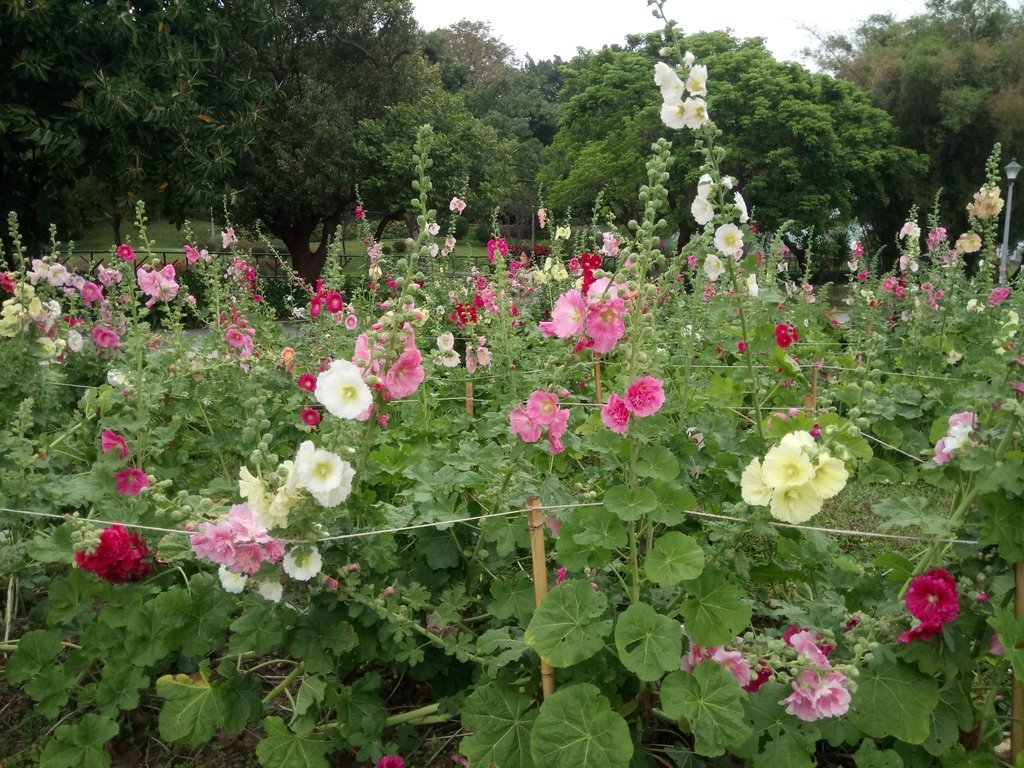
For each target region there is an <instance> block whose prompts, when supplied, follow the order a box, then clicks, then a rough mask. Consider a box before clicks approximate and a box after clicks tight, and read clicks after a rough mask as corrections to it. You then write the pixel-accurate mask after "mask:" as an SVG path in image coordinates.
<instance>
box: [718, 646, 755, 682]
mask: <svg viewBox="0 0 1024 768" xmlns="http://www.w3.org/2000/svg"><path fill="white" fill-rule="evenodd" d="M711 660H712V661H713V662H715V663H716V664H717V665H718V666H720V667H722V668H723V669H725V670H726V671H727V672H729V674H731V675H732V676H733V677H735V678H736V682H738V683H739V684H740V686H744V685H747V684H748V683H749V682H750V662H749V661H747V660H746V659H744V658H743V654H742V653H740V652H739V651H727V650H725V649H724V648H719V649H717V650H716V651H715V652H714V653H713V654H712V656H711Z"/></svg>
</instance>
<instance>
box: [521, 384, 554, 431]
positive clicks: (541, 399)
mask: <svg viewBox="0 0 1024 768" xmlns="http://www.w3.org/2000/svg"><path fill="white" fill-rule="evenodd" d="M557 411H558V395H556V394H555V393H554V392H544V391H541V390H534V391H533V392H532V393H531V394H530V397H529V399H527V401H526V415H527V416H528V417H529V419H530V421H532V422H533V423H534V424H539V425H541V426H547V425H548V424H550V423H551V422H552V421H553V420H554V417H555V413H556V412H557Z"/></svg>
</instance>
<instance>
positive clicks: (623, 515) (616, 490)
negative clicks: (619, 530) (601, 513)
mask: <svg viewBox="0 0 1024 768" xmlns="http://www.w3.org/2000/svg"><path fill="white" fill-rule="evenodd" d="M604 506H605V508H606V509H608V510H609V511H610V512H611V513H612V514H614V515H615V516H616V517H618V518H619V520H626V521H630V520H639V519H640V518H641V517H643V516H644V515H647V514H650V513H651V512H653V511H654V510H655V509H657V508H658V497H657V496H655V495H654V491H652V490H651V489H650V488H630V487H629V486H628V485H616V486H613V487H611V488H609V489H608V490H607V491H605V494H604Z"/></svg>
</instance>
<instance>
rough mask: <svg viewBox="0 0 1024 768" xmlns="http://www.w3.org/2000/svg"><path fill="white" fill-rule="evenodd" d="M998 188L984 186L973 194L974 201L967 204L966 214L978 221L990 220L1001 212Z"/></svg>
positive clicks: (1001, 202) (1001, 205)
mask: <svg viewBox="0 0 1024 768" xmlns="http://www.w3.org/2000/svg"><path fill="white" fill-rule="evenodd" d="M999 194H1000V193H999V187H993V186H989V185H985V186H984V187H982V188H981V190H979V191H978V192H975V193H974V200H973V201H972V202H970V203H968V204H967V213H968V215H970V216H974V217H975V218H978V219H982V220H984V219H991V218H992V217H993V216H998V215H999V212H1000V211H1002V210H1003V199H1002V198H1001V197H1000V196H999Z"/></svg>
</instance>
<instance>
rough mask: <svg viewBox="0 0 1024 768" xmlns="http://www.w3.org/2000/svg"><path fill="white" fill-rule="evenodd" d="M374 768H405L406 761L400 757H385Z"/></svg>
mask: <svg viewBox="0 0 1024 768" xmlns="http://www.w3.org/2000/svg"><path fill="white" fill-rule="evenodd" d="M374 768H405V760H404V759H403V758H402V757H401V756H400V755H385V756H384V757H382V758H381V759H380V760H378V761H377V765H375V766H374Z"/></svg>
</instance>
